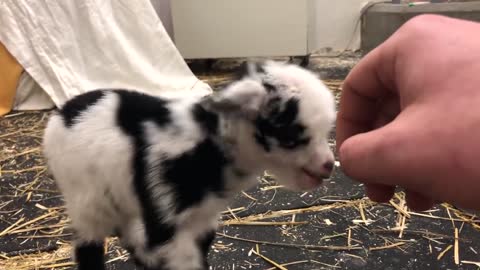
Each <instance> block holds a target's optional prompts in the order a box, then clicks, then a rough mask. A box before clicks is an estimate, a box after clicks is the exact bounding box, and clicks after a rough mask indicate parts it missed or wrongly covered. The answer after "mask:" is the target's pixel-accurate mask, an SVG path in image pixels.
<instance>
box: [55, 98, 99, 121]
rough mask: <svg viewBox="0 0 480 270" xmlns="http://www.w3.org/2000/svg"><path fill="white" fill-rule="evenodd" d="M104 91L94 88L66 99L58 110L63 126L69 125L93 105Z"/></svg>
mask: <svg viewBox="0 0 480 270" xmlns="http://www.w3.org/2000/svg"><path fill="white" fill-rule="evenodd" d="M104 94H105V93H104V91H102V90H94V91H90V92H87V93H84V94H81V95H78V96H75V97H74V98H72V99H70V100H69V101H67V102H66V103H65V104H64V105H63V107H62V108H61V109H60V110H59V113H60V115H61V116H62V118H63V121H64V122H65V126H67V127H71V126H73V124H74V123H75V120H76V119H77V118H78V117H79V116H80V115H81V114H82V113H83V112H84V111H85V110H87V109H88V108H89V107H91V106H92V105H95V104H96V103H97V102H98V100H100V99H101V98H102V97H103V96H104Z"/></svg>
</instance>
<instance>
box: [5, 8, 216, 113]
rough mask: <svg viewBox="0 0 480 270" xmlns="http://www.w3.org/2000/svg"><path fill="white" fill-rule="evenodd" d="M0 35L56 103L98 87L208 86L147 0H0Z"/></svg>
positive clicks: (158, 90)
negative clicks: (193, 71) (192, 68)
mask: <svg viewBox="0 0 480 270" xmlns="http://www.w3.org/2000/svg"><path fill="white" fill-rule="evenodd" d="M0 41H1V42H2V43H3V44H4V45H5V46H6V47H7V49H8V50H9V52H10V53H11V54H12V55H13V56H14V57H15V58H16V59H17V60H18V62H19V63H20V64H21V65H22V66H23V67H24V68H25V70H26V71H27V72H28V74H29V75H30V76H31V78H33V80H34V81H35V82H36V83H38V85H39V86H40V88H41V89H43V91H45V92H46V94H47V95H48V96H49V97H50V98H51V100H52V101H53V103H54V105H56V106H61V105H62V104H63V103H64V102H65V101H66V100H68V99H70V98H71V97H73V96H75V95H78V94H80V93H84V92H87V91H90V90H93V89H96V88H128V89H137V90H138V91H142V92H146V93H150V94H153V95H158V94H162V93H164V92H166V91H174V92H176V93H179V92H178V91H182V93H183V92H186V93H187V94H202V95H203V94H208V93H210V92H211V89H210V87H209V86H208V85H207V84H205V83H204V82H202V81H199V80H198V78H196V76H195V75H194V74H193V73H192V72H191V70H190V69H189V67H188V66H187V64H186V63H185V61H184V59H183V58H182V56H181V55H180V53H179V51H178V50H177V49H176V48H175V45H174V44H173V42H172V40H171V39H170V37H169V35H168V33H167V32H166V30H165V28H164V27H163V25H162V23H161V21H160V19H159V17H158V16H157V14H156V12H155V10H154V8H153V6H152V4H151V2H150V1H149V0H135V1H132V0H81V1H78V0H61V1H49V0H0ZM23 85H29V84H27V83H23ZM30 89H31V88H30ZM32 97H33V98H35V95H33V96H32ZM22 98H23V99H25V97H24V96H23V97H22ZM37 101H38V103H36V102H37ZM46 103H48V102H45V99H44V98H38V99H37V100H33V103H32V100H30V101H29V104H30V105H29V106H28V107H29V108H33V107H34V108H36V109H41V108H42V107H48V104H46ZM32 104H33V105H32ZM17 105H19V104H17ZM50 105H51V104H50Z"/></svg>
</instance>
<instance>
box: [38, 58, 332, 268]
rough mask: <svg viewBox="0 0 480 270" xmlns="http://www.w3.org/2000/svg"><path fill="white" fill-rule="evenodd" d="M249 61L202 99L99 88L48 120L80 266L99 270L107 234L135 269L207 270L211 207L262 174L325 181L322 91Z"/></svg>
mask: <svg viewBox="0 0 480 270" xmlns="http://www.w3.org/2000/svg"><path fill="white" fill-rule="evenodd" d="M248 67H249V69H248V72H247V74H246V75H245V76H243V77H242V78H240V79H239V80H237V81H235V82H233V83H232V84H230V85H228V86H227V87H225V88H224V89H223V90H221V91H219V92H218V93H214V94H212V95H208V96H205V97H193V96H187V97H181V98H175V97H168V98H167V97H153V96H149V95H146V94H141V93H139V92H134V91H127V90H113V89H105V90H96V91H92V92H88V93H86V94H82V95H79V96H76V97H75V98H73V99H71V100H70V101H68V102H67V103H66V104H65V105H64V106H62V107H61V108H60V109H59V110H58V112H56V113H54V114H53V115H52V117H51V119H50V120H49V122H48V126H47V128H46V131H45V136H44V154H45V157H46V159H47V163H48V167H49V169H50V171H51V173H52V175H53V177H54V178H55V180H56V182H57V184H58V186H59V189H60V190H61V192H62V194H63V195H64V198H65V201H66V207H67V212H68V215H69V217H70V218H71V222H72V226H73V228H74V230H75V232H76V235H77V238H78V240H77V241H76V244H75V257H76V260H77V262H78V264H79V269H80V270H86V269H88V270H97V269H104V258H103V241H104V239H105V237H107V236H112V235H118V236H119V238H120V239H121V242H122V244H123V245H124V247H126V248H127V249H128V250H129V251H130V252H131V254H132V257H133V258H134V260H135V262H136V263H137V265H138V266H139V267H141V268H143V269H157V270H160V269H162V270H202V269H207V266H208V265H207V260H206V257H207V252H208V249H209V246H210V244H211V242H212V240H213V238H214V233H215V230H216V228H217V220H218V217H219V212H221V211H223V210H224V209H225V208H226V206H227V205H228V203H229V202H230V201H229V200H230V199H231V198H232V197H233V196H234V195H235V194H236V193H237V192H239V191H241V190H243V189H247V188H250V187H252V186H254V185H255V184H256V183H257V177H258V176H259V175H261V174H262V173H263V171H264V170H268V171H269V172H271V173H273V174H274V175H276V177H277V181H278V182H279V183H280V184H283V185H285V186H287V187H289V188H292V189H294V190H310V189H313V188H316V187H317V186H318V185H320V183H321V180H322V179H323V178H327V177H329V175H330V173H331V171H332V168H333V161H334V160H333V154H332V152H331V150H330V148H329V146H328V142H327V139H328V134H329V132H330V130H331V128H332V126H333V123H334V120H335V108H334V106H335V105H334V100H333V96H332V94H331V93H330V91H329V90H328V89H327V87H326V86H325V85H324V84H323V83H322V81H321V80H320V79H319V78H317V77H316V76H315V75H314V74H313V73H311V72H309V71H307V70H305V69H302V68H300V67H298V66H294V65H289V64H282V63H276V62H270V61H268V62H265V63H262V64H251V65H249V66H248Z"/></svg>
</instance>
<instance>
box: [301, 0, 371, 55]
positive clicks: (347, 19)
mask: <svg viewBox="0 0 480 270" xmlns="http://www.w3.org/2000/svg"><path fill="white" fill-rule="evenodd" d="M368 2H372V1H368V0H313V5H314V7H313V8H312V9H311V10H312V11H313V12H315V13H316V16H311V17H312V18H314V22H312V28H311V29H309V31H311V32H310V35H309V36H310V38H311V39H310V40H309V48H310V51H312V50H314V51H319V52H320V53H325V52H327V51H329V50H332V51H333V52H335V51H342V50H345V49H354V50H356V49H359V48H360V25H361V24H360V15H361V11H362V8H363V7H364V6H365V5H366V4H367V3H368Z"/></svg>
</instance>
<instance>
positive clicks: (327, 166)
mask: <svg viewBox="0 0 480 270" xmlns="http://www.w3.org/2000/svg"><path fill="white" fill-rule="evenodd" d="M334 166H335V164H334V163H333V161H327V162H325V163H323V168H324V169H325V170H326V171H327V172H328V173H331V172H332V171H333V167H334Z"/></svg>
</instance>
